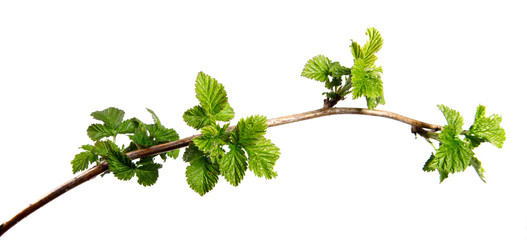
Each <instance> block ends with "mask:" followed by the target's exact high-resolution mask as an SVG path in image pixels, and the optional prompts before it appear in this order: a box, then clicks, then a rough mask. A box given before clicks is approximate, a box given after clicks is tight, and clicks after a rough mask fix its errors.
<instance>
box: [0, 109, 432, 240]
mask: <svg viewBox="0 0 527 240" xmlns="http://www.w3.org/2000/svg"><path fill="white" fill-rule="evenodd" d="M337 114H360V115H370V116H376V117H384V118H390V119H393V120H397V121H400V122H403V123H406V124H408V125H411V126H412V131H414V129H418V130H419V132H418V133H419V134H420V135H422V134H421V132H422V131H424V132H428V131H430V132H436V131H440V130H442V127H441V126H440V125H435V124H430V123H426V122H422V121H418V120H415V119H412V118H409V117H405V116H403V115H400V114H396V113H392V112H388V111H383V110H370V109H364V108H322V109H318V110H314V111H309V112H304V113H298V114H293V115H288V116H283V117H278V118H273V119H269V120H268V121H267V125H268V127H274V126H280V125H284V124H289V123H294V122H299V121H304V120H308V119H313V118H319V117H323V116H330V115H337ZM235 127H236V126H231V127H230V128H229V130H232V129H234V128H235ZM425 129H429V130H425ZM198 136H201V134H198V135H194V136H190V137H186V138H182V139H179V140H177V141H173V142H168V143H164V144H160V145H156V146H152V147H149V148H144V149H139V150H137V151H133V152H129V153H127V154H126V155H127V156H128V157H129V158H131V159H137V158H141V157H146V156H152V155H157V154H160V153H164V152H169V151H173V150H175V149H179V148H183V147H186V146H188V145H189V144H190V143H191V142H192V139H194V138H195V137H198ZM106 171H108V163H106V162H103V163H101V164H99V165H97V166H94V167H92V168H90V169H88V170H86V171H84V172H83V173H81V174H80V175H79V176H77V177H75V178H73V179H71V180H69V181H67V182H66V183H64V184H62V185H61V186H59V187H58V188H56V189H55V190H53V191H51V192H50V193H48V194H47V195H45V196H44V197H42V198H41V199H39V200H38V201H36V202H35V203H33V204H31V205H29V207H27V208H25V209H24V210H22V211H21V212H20V213H18V214H17V215H15V216H14V217H13V218H11V219H10V220H9V221H7V222H5V223H3V224H2V225H0V236H2V234H4V233H5V232H7V230H9V229H10V228H11V227H13V226H14V225H15V224H17V223H18V222H19V221H21V220H22V219H24V218H25V217H27V216H28V215H30V214H31V213H33V212H34V211H36V210H37V209H39V208H41V207H42V206H44V205H46V204H47V203H49V202H51V201H52V200H53V199H55V198H57V197H59V196H60V195H62V194H64V193H65V192H67V191H69V190H71V189H73V188H75V187H76V186H79V185H81V184H83V183H84V182H87V181H88V180H91V179H92V178H94V177H95V176H97V175H100V174H102V173H104V172H106Z"/></svg>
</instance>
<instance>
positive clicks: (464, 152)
mask: <svg viewBox="0 0 527 240" xmlns="http://www.w3.org/2000/svg"><path fill="white" fill-rule="evenodd" d="M439 140H440V142H441V145H440V147H439V149H437V152H436V154H435V158H436V159H437V169H438V170H441V171H444V172H446V173H455V172H462V171H464V170H465V169H466V168H467V167H468V166H469V165H470V163H471V161H472V158H473V157H474V152H472V149H470V146H469V145H468V143H466V142H464V141H463V140H461V139H460V138H459V137H457V136H456V135H454V134H452V133H449V132H444V131H442V132H441V133H440V134H439Z"/></svg>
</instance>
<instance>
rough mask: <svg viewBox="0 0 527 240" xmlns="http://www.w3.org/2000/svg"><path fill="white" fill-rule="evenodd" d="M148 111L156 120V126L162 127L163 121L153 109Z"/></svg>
mask: <svg viewBox="0 0 527 240" xmlns="http://www.w3.org/2000/svg"><path fill="white" fill-rule="evenodd" d="M146 110H147V111H148V112H149V113H150V114H151V115H152V119H153V120H154V124H155V125H156V126H162V125H161V121H160V120H159V118H158V117H157V115H156V113H155V112H154V111H152V110H151V109H149V108H147V109H146Z"/></svg>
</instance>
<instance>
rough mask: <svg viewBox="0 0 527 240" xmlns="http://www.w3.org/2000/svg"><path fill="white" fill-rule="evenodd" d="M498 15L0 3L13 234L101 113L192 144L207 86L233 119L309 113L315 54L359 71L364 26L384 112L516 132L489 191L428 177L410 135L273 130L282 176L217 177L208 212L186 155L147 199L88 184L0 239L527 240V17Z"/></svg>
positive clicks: (492, 155)
mask: <svg viewBox="0 0 527 240" xmlns="http://www.w3.org/2000/svg"><path fill="white" fill-rule="evenodd" d="M190 2H191V3H190ZM430 2H431V1H430ZM497 2H498V1H440V2H437V3H434V4H432V3H424V1H415V2H410V1H385V2H382V1H379V2H378V1H360V2H359V1H340V2H338V1H316V2H312V1H264V2H262V3H249V1H237V2H234V1H208V2H207V1H180V2H173V1H108V0H105V1H1V2H0V81H1V85H0V107H1V108H0V114H1V115H0V116H1V117H0V127H1V135H0V151H1V156H0V188H1V191H0V221H2V222H3V221H7V220H8V219H9V218H11V217H12V216H13V215H15V214H16V213H17V212H19V211H20V210H22V209H23V208H25V207H26V206H28V205H29V204H30V203H32V202H34V201H36V200H37V199H39V198H40V197H41V196H43V195H44V194H46V193H47V192H49V191H51V190H52V189H54V188H55V187H57V186H58V185H60V184H62V183H63V182H65V181H67V180H69V179H70V178H72V177H73V175H72V173H71V166H70V163H69V162H70V161H71V159H72V158H73V156H74V155H75V154H76V153H78V152H79V150H78V149H77V148H78V147H79V146H81V145H83V144H87V143H90V140H89V138H88V137H87V136H86V128H87V127H88V125H89V124H91V123H94V120H93V119H92V118H91V117H90V113H91V112H93V111H96V110H102V109H104V108H107V107H110V106H114V107H118V108H121V109H123V110H125V111H126V113H127V115H126V116H125V117H127V118H128V117H134V116H137V117H139V118H140V119H143V120H144V121H150V116H149V114H148V112H147V111H146V110H145V108H147V107H148V108H151V109H153V110H155V111H156V113H157V114H158V116H159V117H160V118H161V120H162V123H163V124H164V125H165V126H167V127H173V128H176V130H177V131H178V132H179V134H180V136H181V137H186V136H190V135H192V134H195V133H196V131H195V130H193V129H192V128H190V127H188V126H186V125H185V123H184V122H183V120H182V118H181V116H182V114H183V112H184V111H185V110H186V109H188V108H190V107H192V106H194V105H195V104H197V100H195V97H194V81H195V77H196V75H197V73H198V72H199V71H204V72H205V73H207V74H210V75H211V76H213V77H215V78H216V79H217V80H219V81H220V82H221V83H223V84H224V85H225V88H226V90H227V92H228V96H229V101H230V102H231V105H232V107H233V108H234V110H235V112H236V117H235V119H234V121H237V120H238V119H239V118H241V117H245V116H249V115H253V114H263V115H266V116H268V117H269V118H273V117H279V116H283V115H289V114H294V113H299V112H304V111H309V110H314V109H318V108H320V107H321V106H322V99H323V96H322V95H321V93H322V92H323V91H324V87H323V84H322V83H319V82H316V81H313V80H309V79H305V78H303V77H301V76H300V72H301V70H302V68H303V65H304V64H305V62H306V61H307V60H308V59H310V58H311V57H313V56H315V55H317V54H324V55H326V56H327V57H329V58H330V59H332V60H334V61H340V62H341V63H342V64H343V65H347V66H350V65H351V64H352V55H351V53H350V49H349V45H350V43H351V42H350V39H354V40H357V41H359V42H360V43H364V41H365V40H366V36H365V34H364V33H365V31H366V28H368V27H376V28H377V29H378V30H379V31H380V32H381V34H382V36H383V38H384V40H385V43H384V46H383V49H382V50H381V52H379V54H378V56H379V60H378V62H377V63H378V64H379V65H381V66H382V67H383V68H384V75H383V80H384V88H385V95H386V101H387V104H386V105H383V106H380V107H379V109H383V110H389V111H393V112H396V113H400V114H403V115H406V116H409V117H413V118H416V119H419V120H423V121H427V122H431V123H436V124H444V123H445V121H444V119H443V116H442V115H441V113H440V112H439V111H438V110H437V107H436V104H446V105H447V106H450V107H452V108H454V109H457V110H458V111H460V112H461V113H462V114H463V116H465V123H466V125H465V127H468V126H470V124H471V123H472V120H473V116H474V113H475V110H476V107H477V106H478V104H484V105H486V106H487V113H489V114H490V113H499V114H501V115H502V116H503V119H504V120H503V123H502V126H503V127H504V128H505V130H506V132H507V141H506V142H505V145H504V147H503V149H501V150H500V149H497V148H495V147H493V146H491V145H489V144H485V145H483V146H481V147H480V148H478V149H477V151H476V154H477V156H478V157H479V159H480V160H481V161H482V162H483V167H484V168H485V169H486V171H487V172H486V177H487V182H488V183H487V184H484V183H483V182H481V181H480V180H479V178H478V176H477V174H476V173H475V172H474V171H473V169H471V168H469V169H467V171H466V172H464V173H456V174H454V175H451V176H450V177H449V178H448V179H447V180H445V181H444V182H443V183H442V184H439V176H438V173H436V172H434V173H425V172H423V171H422V170H421V169H422V166H423V164H424V162H425V161H426V160H427V159H428V157H429V155H430V153H431V152H432V150H433V149H432V148H431V147H430V146H429V144H428V143H426V142H425V141H424V140H423V139H415V138H414V136H413V135H412V134H411V133H410V127H409V126H408V125H405V124H402V123H399V122H396V121H392V120H389V119H380V118H374V117H368V116H331V117H325V118H320V119H315V120H310V121H305V122H301V123H295V124H291V125H284V126H280V127H275V128H270V129H269V130H268V134H267V137H268V138H270V139H272V141H273V142H274V143H276V145H278V146H279V147H280V148H281V152H282V155H281V157H280V159H279V160H278V162H277V164H276V168H275V169H276V171H277V172H278V174H279V176H278V177H277V178H276V179H273V180H265V179H260V178H257V177H255V176H254V175H253V174H252V172H248V173H247V175H246V177H245V179H244V180H243V182H242V183H241V185H240V186H239V187H232V186H230V185H229V184H228V183H227V182H226V181H225V180H223V179H221V180H220V181H219V183H218V184H217V185H216V187H215V189H213V190H212V192H210V193H208V194H206V196H204V197H200V196H199V195H198V194H196V193H195V192H193V191H192V190H191V189H190V188H189V187H188V186H187V184H186V180H185V174H184V172H185V167H186V164H185V163H183V161H182V160H181V159H178V160H175V161H169V162H167V164H165V165H164V167H163V168H162V169H161V172H160V178H159V180H158V183H157V184H156V185H155V186H153V187H147V188H145V187H143V186H140V185H138V184H137V183H136V182H135V180H132V181H129V182H121V181H118V180H117V179H116V178H115V177H113V176H111V175H108V176H105V177H104V178H100V177H97V178H96V179H94V180H92V181H90V182H88V183H85V184H83V185H81V186H79V187H77V188H76V189H73V190H72V191H70V192H68V193H66V194H65V195H63V196H61V197H59V198H58V199H56V200H55V201H53V202H51V203H50V204H48V205H47V206H45V207H44V208H42V209H40V210H38V211H37V212H35V213H34V214H32V215H30V216H29V217H28V218H26V219H24V220H23V221H22V222H20V223H19V224H18V225H16V226H15V227H14V228H12V229H11V230H10V231H9V232H7V233H6V234H5V235H4V236H3V237H5V239H9V240H16V239H146V238H148V239H211V238H217V239H526V238H527V197H526V195H525V194H524V192H525V190H526V187H527V178H526V176H525V170H526V168H527V164H526V157H525V153H524V152H523V151H524V149H525V144H526V141H525V136H526V134H527V132H526V130H525V127H524V122H525V118H524V116H525V114H524V113H523V111H524V110H523V107H524V103H525V100H526V97H525V92H524V89H525V87H524V85H523V82H524V81H525V80H526V77H525V71H524V69H525V64H526V61H525V56H526V53H527V51H526V50H527V49H526V47H525V46H526V42H527V37H526V31H525V22H527V17H526V15H525V7H523V6H522V1H499V4H496V3H497ZM339 106H350V107H351V106H353V107H363V106H365V102H364V100H355V101H352V100H351V99H347V100H345V101H343V102H341V103H340V104H339ZM121 140H125V139H124V138H122V139H121ZM123 142H124V141H123Z"/></svg>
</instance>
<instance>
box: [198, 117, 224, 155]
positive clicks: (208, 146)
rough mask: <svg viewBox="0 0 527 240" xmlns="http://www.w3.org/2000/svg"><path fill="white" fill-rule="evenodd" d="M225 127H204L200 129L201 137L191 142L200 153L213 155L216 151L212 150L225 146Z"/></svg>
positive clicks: (215, 125)
mask: <svg viewBox="0 0 527 240" xmlns="http://www.w3.org/2000/svg"><path fill="white" fill-rule="evenodd" d="M225 126H227V125H225ZM225 126H224V127H220V126H219V125H217V124H214V125H209V126H205V127H203V128H202V129H201V133H202V135H201V136H199V137H196V138H194V139H193V140H192V141H193V142H194V144H195V145H196V146H197V147H198V148H199V149H200V150H201V151H203V152H208V153H215V152H216V151H214V150H218V149H217V148H221V146H222V145H225V144H226V142H225V141H224V139H223V138H224V136H225V131H226V129H227V128H226V127H225ZM211 155H214V154H211Z"/></svg>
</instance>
